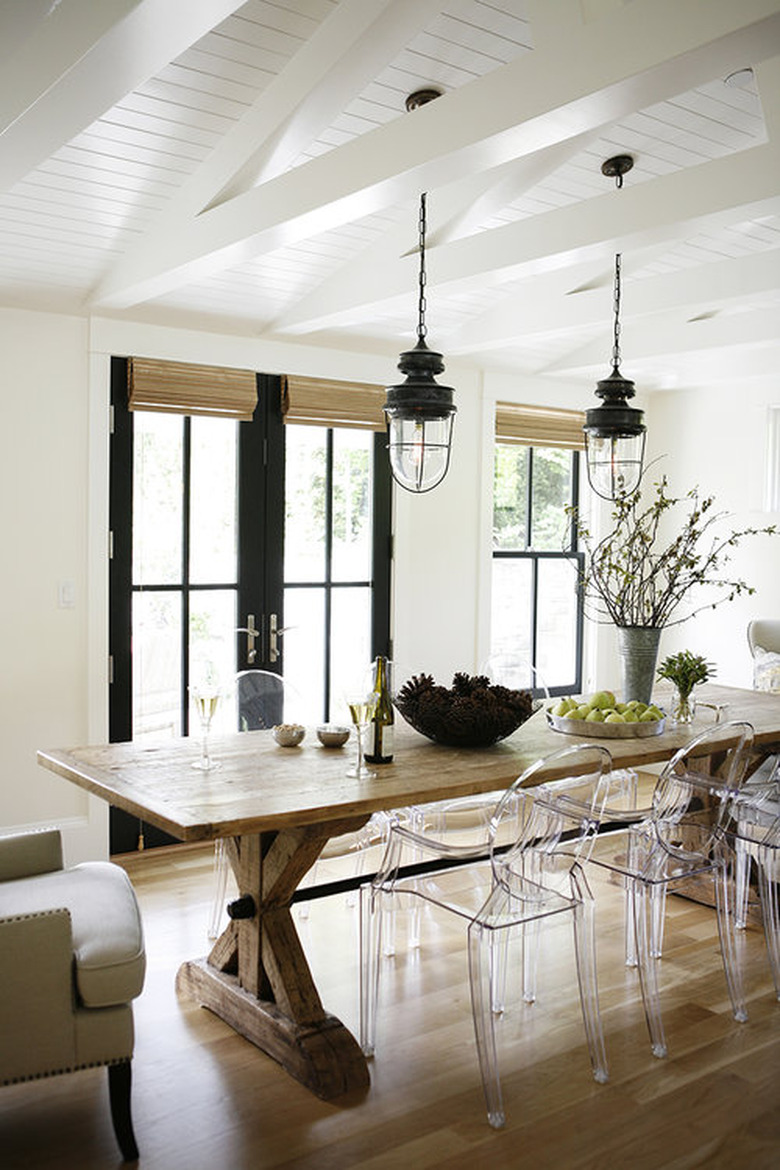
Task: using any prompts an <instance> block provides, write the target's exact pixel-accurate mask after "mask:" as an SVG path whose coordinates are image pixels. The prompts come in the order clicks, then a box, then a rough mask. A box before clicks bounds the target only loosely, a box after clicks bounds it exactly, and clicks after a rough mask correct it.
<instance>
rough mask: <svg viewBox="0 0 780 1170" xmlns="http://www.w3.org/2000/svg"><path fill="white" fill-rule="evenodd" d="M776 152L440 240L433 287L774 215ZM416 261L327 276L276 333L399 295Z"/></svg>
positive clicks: (549, 266)
mask: <svg viewBox="0 0 780 1170" xmlns="http://www.w3.org/2000/svg"><path fill="white" fill-rule="evenodd" d="M779 157H780V151H778V149H776V148H775V146H774V144H766V143H765V144H762V145H761V146H755V147H751V148H750V149H749V150H746V151H742V152H741V154H737V155H730V156H727V157H724V158H719V159H713V160H712V161H710V162H707V163H701V164H700V165H699V166H697V167H691V168H689V169H688V170H683V171H676V172H674V173H672V174H669V175H663V176H661V177H659V178H657V179H653V180H648V181H646V182H644V183H639V184H637V185H636V186H635V187H630V188H629V187H624V188H623V190H622V191H620V192H617V191H614V190H613V191H610V192H608V193H606V194H604V195H598V196H594V197H592V198H591V199H586V200H583V201H582V202H580V203H575V204H569V205H567V206H565V207H560V208H556V209H555V210H554V211H548V212H545V213H543V214H540V215H535V216H533V217H532V218H530V219H525V220H519V221H517V222H516V223H511V224H506V225H505V226H503V227H500V228H494V229H493V230H492V231H489V232H479V233H477V234H476V235H472V236H469V237H467V238H466V239H461V240H455V241H453V242H451V243H449V244H444V245H442V246H441V247H440V248H437V249H436V250H435V252H434V253H433V254H432V255H431V257H430V260H429V263H428V286H429V288H430V289H435V288H436V287H437V286H438V287H442V286H445V285H457V283H458V282H459V281H469V280H473V279H474V278H479V279H480V280H481V281H482V282H483V283H486V282H495V281H498V280H501V281H502V282H506V281H507V280H510V279H521V278H523V277H529V276H533V275H537V274H539V273H545V272H554V271H556V270H559V269H563V268H567V267H569V266H570V265H572V264H575V263H580V262H582V261H584V260H588V259H590V260H601V261H608V262H610V263H611V257H612V255H613V254H614V252H615V250H618V251H625V252H627V253H629V252H633V251H635V250H637V249H639V248H645V247H648V246H650V245H653V244H659V243H669V242H671V241H673V240H679V239H685V238H687V237H688V236H690V235H692V234H693V233H694V232H695V231H698V230H702V229H704V228H706V227H710V228H714V227H723V226H727V225H729V224H730V223H733V222H734V220H735V218H736V216H737V215H739V217H740V218H745V219H748V218H750V217H751V216H755V215H762V214H769V213H771V212H772V211H774V210H777V209H778V207H780V195H778V190H777V173H778V158H779ZM413 264H414V260H413V259H412V258H405V259H402V260H400V261H399V262H398V264H396V265H395V267H394V268H393V269H392V270H385V271H382V272H380V273H377V272H375V271H373V270H369V269H367V270H366V271H365V273H364V276H363V279H362V281H360V282H359V283H357V282H355V280H354V276H353V278H352V279H351V281H350V285H349V288H342V289H340V288H339V286H338V278H337V277H336V278H334V279H333V280H332V281H331V282H329V297H328V299H327V300H320V299H319V298H317V295H316V292H315V293H314V294H312V295H311V296H310V297H307V298H306V307H307V310H308V311H307V314H306V316H305V317H304V313H303V311H302V306H303V302H301V304H299V305H298V306H296V308H295V310H293V311H291V312H290V313H289V314H288V315H287V316H286V317H285V319H284V320H283V321H279V322H276V323H275V326H274V328H275V331H277V332H290V333H296V332H308V331H310V330H314V329H322V328H324V327H325V326H338V325H343V324H345V323H347V321H348V320H349V318H350V316H351V314H352V313H353V312H354V310H355V309H357V308H358V307H360V306H361V305H362V306H365V305H368V304H371V303H381V302H382V301H385V300H391V299H392V298H394V297H396V296H399V295H403V292H404V290H405V289H408V288H410V287H411V283H410V281H411V276H412V272H413Z"/></svg>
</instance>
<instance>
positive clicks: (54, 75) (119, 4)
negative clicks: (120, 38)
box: [0, 0, 138, 135]
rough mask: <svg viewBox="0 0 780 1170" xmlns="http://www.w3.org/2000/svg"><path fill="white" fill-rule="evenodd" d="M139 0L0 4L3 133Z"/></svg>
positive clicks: (0, 130)
mask: <svg viewBox="0 0 780 1170" xmlns="http://www.w3.org/2000/svg"><path fill="white" fill-rule="evenodd" d="M137 3H138V0H104V2H103V3H101V4H95V3H94V0H70V3H68V4H59V5H56V6H55V5H54V4H53V3H52V0H47V2H46V3H40V2H39V0H33V3H30V2H29V0H25V3H24V4H11V5H6V4H4V5H0V60H1V61H2V69H0V135H2V134H3V133H4V131H6V130H7V129H8V127H9V126H12V125H13V124H14V122H16V120H17V119H18V118H20V117H22V115H23V114H24V113H25V111H26V110H29V109H30V108H31V107H32V106H34V105H35V103H36V102H37V101H39V100H40V98H41V97H42V96H43V95H44V94H46V93H48V92H49V90H50V89H51V88H52V86H54V85H56V84H57V83H58V82H59V81H60V80H61V78H62V77H63V76H64V75H65V74H66V73H68V71H69V70H70V69H72V68H73V67H74V65H76V64H77V63H78V62H79V61H80V60H81V59H82V58H83V57H85V56H86V54H87V53H89V52H90V51H91V50H92V49H93V48H94V47H95V45H97V44H98V43H99V42H100V41H101V39H102V38H103V37H104V36H105V35H106V34H107V33H108V32H110V30H111V29H112V28H113V27H114V25H116V24H117V23H118V22H119V21H120V20H123V19H124V18H125V17H126V16H127V15H128V14H129V13H130V12H131V11H132V10H133V8H134V7H135V6H136V4H137Z"/></svg>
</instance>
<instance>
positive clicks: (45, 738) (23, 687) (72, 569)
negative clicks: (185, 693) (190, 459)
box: [0, 311, 106, 856]
mask: <svg viewBox="0 0 780 1170" xmlns="http://www.w3.org/2000/svg"><path fill="white" fill-rule="evenodd" d="M87 337H88V333H87V324H86V322H84V321H83V320H79V319H76V318H72V317H64V316H62V317H57V316H45V315H40V314H31V313H24V312H16V311H2V312H0V500H2V557H3V572H2V575H1V576H0V646H2V673H1V674H0V688H2V689H1V691H0V711H2V731H1V733H0V745H1V749H0V750H1V751H2V771H1V772H0V831H4V830H6V829H7V828H9V827H11V826H27V825H38V824H48V823H59V824H63V825H64V826H65V827H66V829H67V837H68V841H69V843H70V845H71V847H72V848H71V855H75V856H78V855H79V853H80V852H81V851H82V850H83V849H84V848H85V842H86V841H87V840H88V839H92V838H93V837H94V836H95V834H96V835H97V839H99V838H100V836H101V835H102V834H103V833H104V825H105V821H106V815H105V810H104V809H100V808H99V807H97V802H92V801H91V800H90V799H89V798H88V797H87V795H86V794H85V793H82V792H81V791H79V790H78V789H76V788H74V787H72V786H71V785H69V784H66V783H65V782H63V781H62V780H60V779H58V778H57V777H56V776H54V775H53V774H52V773H50V772H46V771H44V770H43V769H41V768H40V767H38V765H37V763H36V758H35V757H36V751H37V750H38V749H39V748H42V747H47V746H48V747H55V746H59V745H65V744H79V743H84V742H85V741H86V739H87V731H88V710H87V707H88V701H87V671H88V661H87V612H88V604H89V588H90V582H89V580H88V576H87V509H88V466H89V458H88V454H89V453H88V426H87V419H88V364H87ZM60 587H64V588H65V590H66V591H68V590H71V589H72V595H71V596H72V603H73V604H72V606H68V607H65V608H63V607H61V606H60V604H59V590H60ZM87 847H88V846H87Z"/></svg>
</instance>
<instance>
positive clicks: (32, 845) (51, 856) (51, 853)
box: [0, 829, 62, 882]
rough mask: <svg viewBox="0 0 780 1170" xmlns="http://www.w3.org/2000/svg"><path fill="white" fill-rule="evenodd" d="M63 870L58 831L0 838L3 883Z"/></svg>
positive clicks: (43, 831)
mask: <svg viewBox="0 0 780 1170" xmlns="http://www.w3.org/2000/svg"><path fill="white" fill-rule="evenodd" d="M57 869H62V840H61V838H60V831H59V829H44V830H41V831H38V832H34V833H14V834H13V835H11V836H9V837H0V882H8V881H12V880H13V879H14V878H24V877H32V876H33V875H34V874H38V873H52V872H53V871H54V870H57Z"/></svg>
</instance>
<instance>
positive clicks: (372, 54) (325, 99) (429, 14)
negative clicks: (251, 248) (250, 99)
mask: <svg viewBox="0 0 780 1170" xmlns="http://www.w3.org/2000/svg"><path fill="white" fill-rule="evenodd" d="M440 9H441V0H341V3H340V4H339V5H338V7H337V8H335V9H334V10H333V12H332V13H331V15H330V16H328V17H327V18H326V19H325V20H324V21H323V23H322V24H321V25H320V26H319V28H318V29H317V30H316V32H315V33H314V35H313V36H312V37H311V38H310V39H309V40H308V41H306V43H305V44H304V45H303V46H302V48H301V50H300V51H299V52H298V53H296V55H295V56H294V57H293V59H292V61H291V62H290V63H289V65H288V66H287V67H286V68H285V69H283V70H282V72H281V73H280V74H278V75H277V77H275V78H274V80H273V81H272V82H271V83H270V85H269V86H268V87H267V89H266V90H264V92H263V93H262V94H261V96H260V98H259V99H258V101H257V102H255V104H254V105H253V107H252V108H251V109H250V110H249V111H248V112H247V114H246V115H245V116H244V117H243V118H242V119H241V121H240V122H239V124H238V125H237V126H236V127H235V129H234V130H232V131H231V132H230V133H229V134H227V135H226V136H225V138H224V139H223V141H222V142H221V143H220V145H219V147H218V148H217V149H216V150H215V151H214V152H213V156H212V157H210V158H209V159H208V160H207V163H206V164H204V166H203V168H201V170H202V172H203V173H202V174H201V173H199V174H198V175H196V176H195V178H194V182H193V186H197V187H201V188H204V189H205V188H206V187H207V186H210V187H211V190H210V191H209V192H208V194H207V196H206V198H205V199H203V201H202V203H201V207H199V208H198V210H201V208H202V207H207V206H216V205H218V204H220V203H224V202H226V200H228V199H232V198H233V197H234V196H235V195H240V194H241V193H242V192H244V191H247V190H249V188H250V187H254V186H256V184H257V183H259V182H261V181H263V180H267V179H269V178H273V177H274V176H275V175H278V174H281V172H282V171H284V170H286V168H287V167H288V166H289V165H291V164H292V163H293V162H294V161H295V159H296V158H297V157H298V156H299V155H300V153H301V152H302V151H303V150H305V149H306V147H308V146H309V145H310V144H311V143H312V142H314V141H315V140H316V139H317V138H318V137H319V135H320V134H321V133H322V132H323V130H326V129H327V128H328V127H329V126H330V125H331V124H332V123H333V122H334V121H335V120H336V118H337V117H338V115H339V114H340V113H341V111H342V110H343V109H344V108H345V107H346V106H348V105H349V103H350V102H351V101H352V100H353V99H354V98H355V97H357V96H358V95H359V94H360V93H362V92H363V90H364V89H365V87H366V86H367V85H368V84H369V83H370V82H371V81H372V80H373V79H374V78H375V77H376V75H377V73H380V72H381V71H382V69H384V68H385V66H386V65H387V63H388V62H389V61H392V60H393V58H394V57H395V56H396V55H397V54H398V53H399V52H400V51H401V49H403V48H404V46H405V45H407V44H408V43H409V41H411V40H412V39H413V38H414V37H415V36H416V35H417V33H418V32H420V31H421V29H424V28H425V26H426V25H427V24H428V23H429V22H430V20H431V19H432V18H433V17H434V16H435V15H436V14H437V13H438V12H439V11H440Z"/></svg>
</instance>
